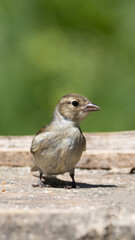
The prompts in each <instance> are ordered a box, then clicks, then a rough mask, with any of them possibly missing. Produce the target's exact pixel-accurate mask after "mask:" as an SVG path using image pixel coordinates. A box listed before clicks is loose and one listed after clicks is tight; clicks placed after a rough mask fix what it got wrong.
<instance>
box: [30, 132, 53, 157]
mask: <svg viewBox="0 0 135 240" xmlns="http://www.w3.org/2000/svg"><path fill="white" fill-rule="evenodd" d="M50 137H51V134H50V133H49V132H41V133H39V134H37V135H36V136H35V137H34V139H33V141H32V144H31V148H30V151H31V153H32V154H34V153H36V152H37V151H39V150H41V149H42V148H44V149H46V148H48V145H49V140H50Z"/></svg>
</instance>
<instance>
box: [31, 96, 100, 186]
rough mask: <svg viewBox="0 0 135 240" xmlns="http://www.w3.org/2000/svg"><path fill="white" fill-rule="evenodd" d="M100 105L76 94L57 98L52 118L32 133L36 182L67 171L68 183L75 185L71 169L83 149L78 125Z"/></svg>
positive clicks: (84, 148) (83, 140)
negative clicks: (43, 177)
mask: <svg viewBox="0 0 135 240" xmlns="http://www.w3.org/2000/svg"><path fill="white" fill-rule="evenodd" d="M98 110H100V107H98V106H97V105H95V104H93V103H92V102H90V101H89V100H88V99H87V98H86V97H84V96H81V95H79V94H74V93H73V94H68V95H65V96H63V97H62V98H61V100H60V101H59V102H58V104H57V105H56V107H55V110H54V115H53V120H52V121H51V122H50V123H49V124H48V125H47V126H45V127H43V128H42V129H41V130H40V131H39V132H38V133H37V134H36V136H35V137H34V139H33V141H32V145H31V153H32V154H33V158H34V162H35V164H36V165H35V166H34V167H33V170H34V169H35V170H36V168H37V169H38V170H39V173H40V175H39V180H38V184H37V185H33V186H39V187H43V186H45V184H44V183H43V182H42V181H41V178H42V175H43V173H44V174H45V175H57V174H63V173H65V172H69V173H70V176H71V178H72V187H73V188H75V187H76V183H75V180H74V169H75V165H76V164H77V162H78V161H79V160H80V157H81V155H82V152H83V151H85V150H86V139H85V137H84V136H83V134H82V131H81V128H80V126H79V124H80V122H81V121H82V120H83V119H84V118H86V117H87V116H88V115H89V113H90V112H93V111H98Z"/></svg>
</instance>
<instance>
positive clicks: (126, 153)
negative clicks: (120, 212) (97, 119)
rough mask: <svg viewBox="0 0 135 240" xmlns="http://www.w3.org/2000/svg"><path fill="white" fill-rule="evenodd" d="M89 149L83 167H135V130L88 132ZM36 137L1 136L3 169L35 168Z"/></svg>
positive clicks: (0, 153) (0, 145) (0, 163)
mask: <svg viewBox="0 0 135 240" xmlns="http://www.w3.org/2000/svg"><path fill="white" fill-rule="evenodd" d="M84 135H85V137H86V140H87V150H86V151H85V152H84V153H83V155H82V158H81V160H80V162H79V163H78V164H77V167H79V168H103V169H110V168H125V167H129V168H130V167H131V168H132V167H134V166H135V131H127V132H111V133H84ZM32 138H33V136H21V137H16V136H13V137H12V136H11V137H4V136H1V137H0V166H32V165H33V163H32V155H31V154H30V151H29V149H30V145H31V141H32Z"/></svg>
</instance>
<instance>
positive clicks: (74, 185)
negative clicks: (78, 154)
mask: <svg viewBox="0 0 135 240" xmlns="http://www.w3.org/2000/svg"><path fill="white" fill-rule="evenodd" d="M74 176H75V170H74V169H73V170H72V171H71V172H70V177H71V179H72V188H76V183H75V179H74Z"/></svg>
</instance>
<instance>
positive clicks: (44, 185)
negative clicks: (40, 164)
mask: <svg viewBox="0 0 135 240" xmlns="http://www.w3.org/2000/svg"><path fill="white" fill-rule="evenodd" d="M32 186H33V187H40V188H43V187H46V188H47V187H51V186H50V185H49V184H45V183H44V182H42V181H41V180H40V179H39V180H38V183H37V184H33V185H32Z"/></svg>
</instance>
